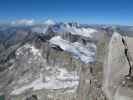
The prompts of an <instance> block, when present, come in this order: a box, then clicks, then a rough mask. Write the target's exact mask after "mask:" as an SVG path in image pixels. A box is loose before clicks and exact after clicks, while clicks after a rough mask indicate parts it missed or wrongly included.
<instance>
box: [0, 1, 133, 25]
mask: <svg viewBox="0 0 133 100" xmlns="http://www.w3.org/2000/svg"><path fill="white" fill-rule="evenodd" d="M132 4H133V1H132V0H21V1H20V0H0V12H1V13H0V22H9V21H12V20H18V19H33V20H38V21H39V20H47V19H52V20H55V21H59V22H60V21H61V22H69V21H74V22H79V23H84V24H116V25H133V18H132V16H133V13H132V11H133V7H132Z"/></svg>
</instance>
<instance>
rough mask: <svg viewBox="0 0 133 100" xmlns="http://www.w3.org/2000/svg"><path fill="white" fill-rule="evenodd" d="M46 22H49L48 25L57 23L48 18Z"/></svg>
mask: <svg viewBox="0 0 133 100" xmlns="http://www.w3.org/2000/svg"><path fill="white" fill-rule="evenodd" d="M45 24H47V25H55V24H56V22H55V21H53V20H50V19H48V20H46V21H45Z"/></svg>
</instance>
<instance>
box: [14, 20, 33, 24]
mask: <svg viewBox="0 0 133 100" xmlns="http://www.w3.org/2000/svg"><path fill="white" fill-rule="evenodd" d="M11 24H12V25H33V24H34V20H33V19H21V20H16V21H12V22H11Z"/></svg>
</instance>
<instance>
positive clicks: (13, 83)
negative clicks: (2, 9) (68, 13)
mask: <svg viewBox="0 0 133 100" xmlns="http://www.w3.org/2000/svg"><path fill="white" fill-rule="evenodd" d="M112 30H113V29H112V28H103V27H100V28H99V27H97V26H95V27H94V26H93V27H90V26H86V27H85V26H81V25H77V24H72V23H69V24H63V23H60V24H54V25H53V24H52V25H35V26H30V27H29V26H28V27H25V26H24V27H22V26H21V27H16V26H15V27H8V28H7V26H6V28H5V27H4V28H3V27H2V28H1V30H0V32H1V33H0V35H1V36H3V37H4V38H1V39H0V41H1V42H0V94H1V95H4V96H5V97H6V100H128V98H132V97H130V96H131V95H130V94H131V91H132V90H131V87H128V85H129V84H127V83H129V82H128V81H126V80H124V75H125V74H127V70H128V64H127V62H126V60H125V58H124V56H123V47H122V44H121V40H120V39H121V35H120V34H118V33H114V34H113V31H112ZM5 33H6V35H5ZM81 33H82V34H81ZM112 34H113V35H112ZM131 41H132V38H131V39H129V41H128V42H129V48H132V46H131ZM119 50H120V51H119ZM114 59H116V60H114ZM126 82H127V83H126ZM123 84H124V86H125V87H124V86H123ZM130 85H131V84H130ZM128 92H129V93H128ZM129 100H131V99H129Z"/></svg>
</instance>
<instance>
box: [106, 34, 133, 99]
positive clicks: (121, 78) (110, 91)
mask: <svg viewBox="0 0 133 100" xmlns="http://www.w3.org/2000/svg"><path fill="white" fill-rule="evenodd" d="M121 39H122V36H121V35H120V34H118V33H114V35H113V36H112V39H111V41H110V43H109V53H108V58H107V63H106V65H105V68H104V72H105V73H104V76H105V77H104V80H105V81H104V90H105V93H106V95H107V97H108V98H109V100H132V98H133V95H132V93H133V90H132V85H131V84H132V80H130V79H129V80H127V79H125V76H126V75H128V71H129V65H128V62H127V59H126V57H125V55H124V46H123V44H122V41H121ZM126 41H127V44H128V47H129V52H130V54H131V56H133V55H132V54H133V53H132V48H133V47H132V41H133V38H131V37H127V38H126ZM129 84H130V85H129Z"/></svg>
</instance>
